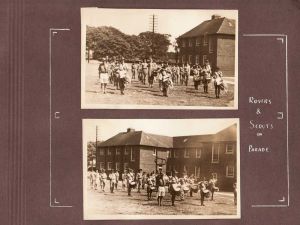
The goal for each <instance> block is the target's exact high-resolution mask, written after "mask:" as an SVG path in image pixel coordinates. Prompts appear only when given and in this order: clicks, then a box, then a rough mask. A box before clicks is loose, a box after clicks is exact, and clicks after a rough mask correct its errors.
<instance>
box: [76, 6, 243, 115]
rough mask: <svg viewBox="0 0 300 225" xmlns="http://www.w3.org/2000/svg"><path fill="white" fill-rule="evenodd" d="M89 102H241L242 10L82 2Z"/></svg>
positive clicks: (225, 105)
mask: <svg viewBox="0 0 300 225" xmlns="http://www.w3.org/2000/svg"><path fill="white" fill-rule="evenodd" d="M81 108H83V109H200V110H201V109H209V110H236V109H238V11H237V10H203V9H201V10H190V9H176V10H173V9H111V8H81Z"/></svg>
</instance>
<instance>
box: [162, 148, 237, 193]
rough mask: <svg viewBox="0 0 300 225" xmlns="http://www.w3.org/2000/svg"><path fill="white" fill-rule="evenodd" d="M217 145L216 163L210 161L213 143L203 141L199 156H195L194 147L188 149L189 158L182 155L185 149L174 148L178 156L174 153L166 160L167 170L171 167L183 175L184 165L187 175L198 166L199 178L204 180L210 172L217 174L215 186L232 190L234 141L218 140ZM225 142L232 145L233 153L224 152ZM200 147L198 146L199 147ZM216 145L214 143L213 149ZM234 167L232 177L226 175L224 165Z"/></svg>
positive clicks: (193, 172) (234, 161)
mask: <svg viewBox="0 0 300 225" xmlns="http://www.w3.org/2000/svg"><path fill="white" fill-rule="evenodd" d="M217 144H220V147H219V161H218V162H217V163H212V145H213V143H203V146H202V148H201V157H200V158H196V148H188V149H189V153H190V154H189V158H186V157H185V156H184V151H185V149H183V148H180V149H174V150H173V151H177V152H178V153H179V154H178V158H174V154H172V155H171V158H169V159H168V162H167V171H172V170H173V168H175V170H176V171H177V172H178V176H183V175H184V174H185V173H184V166H185V167H186V169H187V175H188V176H190V175H191V174H194V175H195V167H196V169H198V168H199V167H200V179H201V180H203V178H204V177H205V179H206V180H209V179H210V178H211V174H212V173H216V174H217V176H218V177H217V178H218V183H217V186H218V187H219V188H220V190H222V191H232V185H233V183H234V182H235V181H236V170H237V168H236V142H220V143H217ZM226 144H233V145H234V152H233V154H227V153H226ZM199 148H200V147H199ZM216 148H217V145H215V149H216ZM227 166H233V167H234V177H233V178H229V177H226V167H227Z"/></svg>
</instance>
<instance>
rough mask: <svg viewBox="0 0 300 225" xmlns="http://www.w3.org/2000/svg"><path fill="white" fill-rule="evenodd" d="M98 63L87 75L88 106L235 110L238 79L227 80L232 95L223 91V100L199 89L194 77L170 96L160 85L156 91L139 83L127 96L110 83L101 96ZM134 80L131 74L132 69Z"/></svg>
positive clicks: (90, 65)
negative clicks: (227, 108)
mask: <svg viewBox="0 0 300 225" xmlns="http://www.w3.org/2000/svg"><path fill="white" fill-rule="evenodd" d="M98 65H99V63H98V62H97V61H90V63H86V73H85V103H86V104H110V105H114V104H118V105H119V104H123V105H158V106H205V107H211V106H214V107H226V106H229V107H232V106H233V104H234V78H225V79H224V80H225V81H226V83H227V84H228V92H227V93H225V92H222V93H221V96H220V98H219V99H216V98H215V93H214V87H213V85H212V83H210V85H209V93H208V94H205V93H203V87H202V86H199V90H195V88H194V86H193V85H194V84H193V79H192V77H190V79H189V82H188V83H189V84H188V86H184V85H183V86H182V85H174V88H173V89H171V90H170V93H169V97H163V96H162V92H161V91H160V90H159V86H158V82H155V83H154V86H153V88H150V87H149V86H148V85H147V84H146V85H143V84H141V82H139V81H138V80H137V78H136V79H135V80H132V82H131V83H130V84H128V85H126V89H125V95H121V94H120V91H119V90H117V89H116V87H114V86H113V84H108V86H107V92H106V94H103V93H101V91H100V83H99V80H98ZM129 73H130V74H129V76H130V77H131V71H130V70H129Z"/></svg>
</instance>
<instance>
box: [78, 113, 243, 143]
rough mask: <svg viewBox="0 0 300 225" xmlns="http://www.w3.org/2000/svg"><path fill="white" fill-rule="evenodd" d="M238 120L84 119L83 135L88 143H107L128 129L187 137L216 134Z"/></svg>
mask: <svg viewBox="0 0 300 225" xmlns="http://www.w3.org/2000/svg"><path fill="white" fill-rule="evenodd" d="M237 121H238V119H235V118H229V119H84V120H83V134H84V136H85V138H86V141H95V140H96V126H98V140H101V141H105V140H107V139H109V138H111V137H112V136H114V135H116V134H118V133H120V132H126V131H127V128H133V129H135V130H136V131H144V132H146V133H151V134H159V135H166V136H170V137H173V136H185V135H201V134H214V133H217V132H218V131H220V130H223V129H225V128H227V127H229V126H230V125H232V124H235V123H237Z"/></svg>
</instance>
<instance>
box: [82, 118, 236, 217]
mask: <svg viewBox="0 0 300 225" xmlns="http://www.w3.org/2000/svg"><path fill="white" fill-rule="evenodd" d="M205 119H214V120H226V119H235V120H236V124H237V142H236V143H237V144H236V157H237V164H236V166H237V190H238V192H237V205H236V207H237V214H236V215H100V216H90V215H89V216H86V213H85V209H86V208H87V202H86V195H87V187H88V184H87V179H86V178H87V143H88V137H87V133H86V125H85V121H87V120H89V121H90V120H97V121H99V120H112V119H82V150H83V151H82V154H83V155H82V160H83V164H82V165H83V167H82V169H83V219H84V220H153V219H155V220H156V219H160V220H162V219H168V220H170V219H172V220H177V219H241V178H240V119H239V118H203V119H201V118H198V119H133V120H189V122H190V123H191V122H192V121H195V122H197V121H201V120H205ZM113 120H129V119H113ZM193 123H194V122H193Z"/></svg>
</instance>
